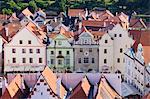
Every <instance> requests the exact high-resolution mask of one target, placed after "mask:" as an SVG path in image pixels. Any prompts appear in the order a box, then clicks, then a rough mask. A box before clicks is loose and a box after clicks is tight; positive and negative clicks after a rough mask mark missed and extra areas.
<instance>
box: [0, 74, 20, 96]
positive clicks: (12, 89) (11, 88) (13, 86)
mask: <svg viewBox="0 0 150 99" xmlns="http://www.w3.org/2000/svg"><path fill="white" fill-rule="evenodd" d="M21 89H22V77H21V76H20V74H17V75H16V77H15V78H14V79H13V80H12V81H11V82H10V84H9V85H8V86H7V87H6V93H4V96H5V95H6V97H7V92H8V94H9V95H10V98H14V97H15V96H18V95H17V94H18V91H21ZM2 97H3V96H2ZM16 98H17V97H16Z"/></svg>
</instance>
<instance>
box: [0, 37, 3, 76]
mask: <svg viewBox="0 0 150 99" xmlns="http://www.w3.org/2000/svg"><path fill="white" fill-rule="evenodd" d="M2 45H3V41H2V37H1V36H0V73H1V72H2V62H3V59H2V50H3V47H2Z"/></svg>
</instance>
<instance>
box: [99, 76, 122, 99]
mask: <svg viewBox="0 0 150 99" xmlns="http://www.w3.org/2000/svg"><path fill="white" fill-rule="evenodd" d="M101 92H104V93H106V94H107V96H109V98H110V99H115V98H116V97H120V95H119V94H118V93H117V92H116V91H115V90H113V88H112V87H111V86H110V84H109V83H108V81H107V79H106V78H105V77H102V78H101V79H100V84H99V86H98V93H97V95H96V99H101V98H102V99H103V98H104V97H106V96H102V94H101ZM120 98H121V97H120Z"/></svg>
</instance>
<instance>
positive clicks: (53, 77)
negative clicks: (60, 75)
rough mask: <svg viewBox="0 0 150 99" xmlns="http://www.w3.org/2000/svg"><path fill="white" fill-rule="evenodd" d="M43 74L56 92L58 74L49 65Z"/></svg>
mask: <svg viewBox="0 0 150 99" xmlns="http://www.w3.org/2000/svg"><path fill="white" fill-rule="evenodd" d="M42 76H43V77H44V79H45V80H46V82H47V84H48V85H49V87H50V88H51V89H52V90H53V92H54V93H56V90H57V89H56V87H57V85H56V84H57V77H56V75H55V74H54V73H53V72H52V71H51V70H50V68H49V67H48V66H46V67H45V69H44V71H43V72H42Z"/></svg>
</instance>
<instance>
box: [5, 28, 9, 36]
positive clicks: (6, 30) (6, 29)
mask: <svg viewBox="0 0 150 99" xmlns="http://www.w3.org/2000/svg"><path fill="white" fill-rule="evenodd" d="M5 32H6V36H7V37H8V35H9V33H8V27H6V26H5Z"/></svg>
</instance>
